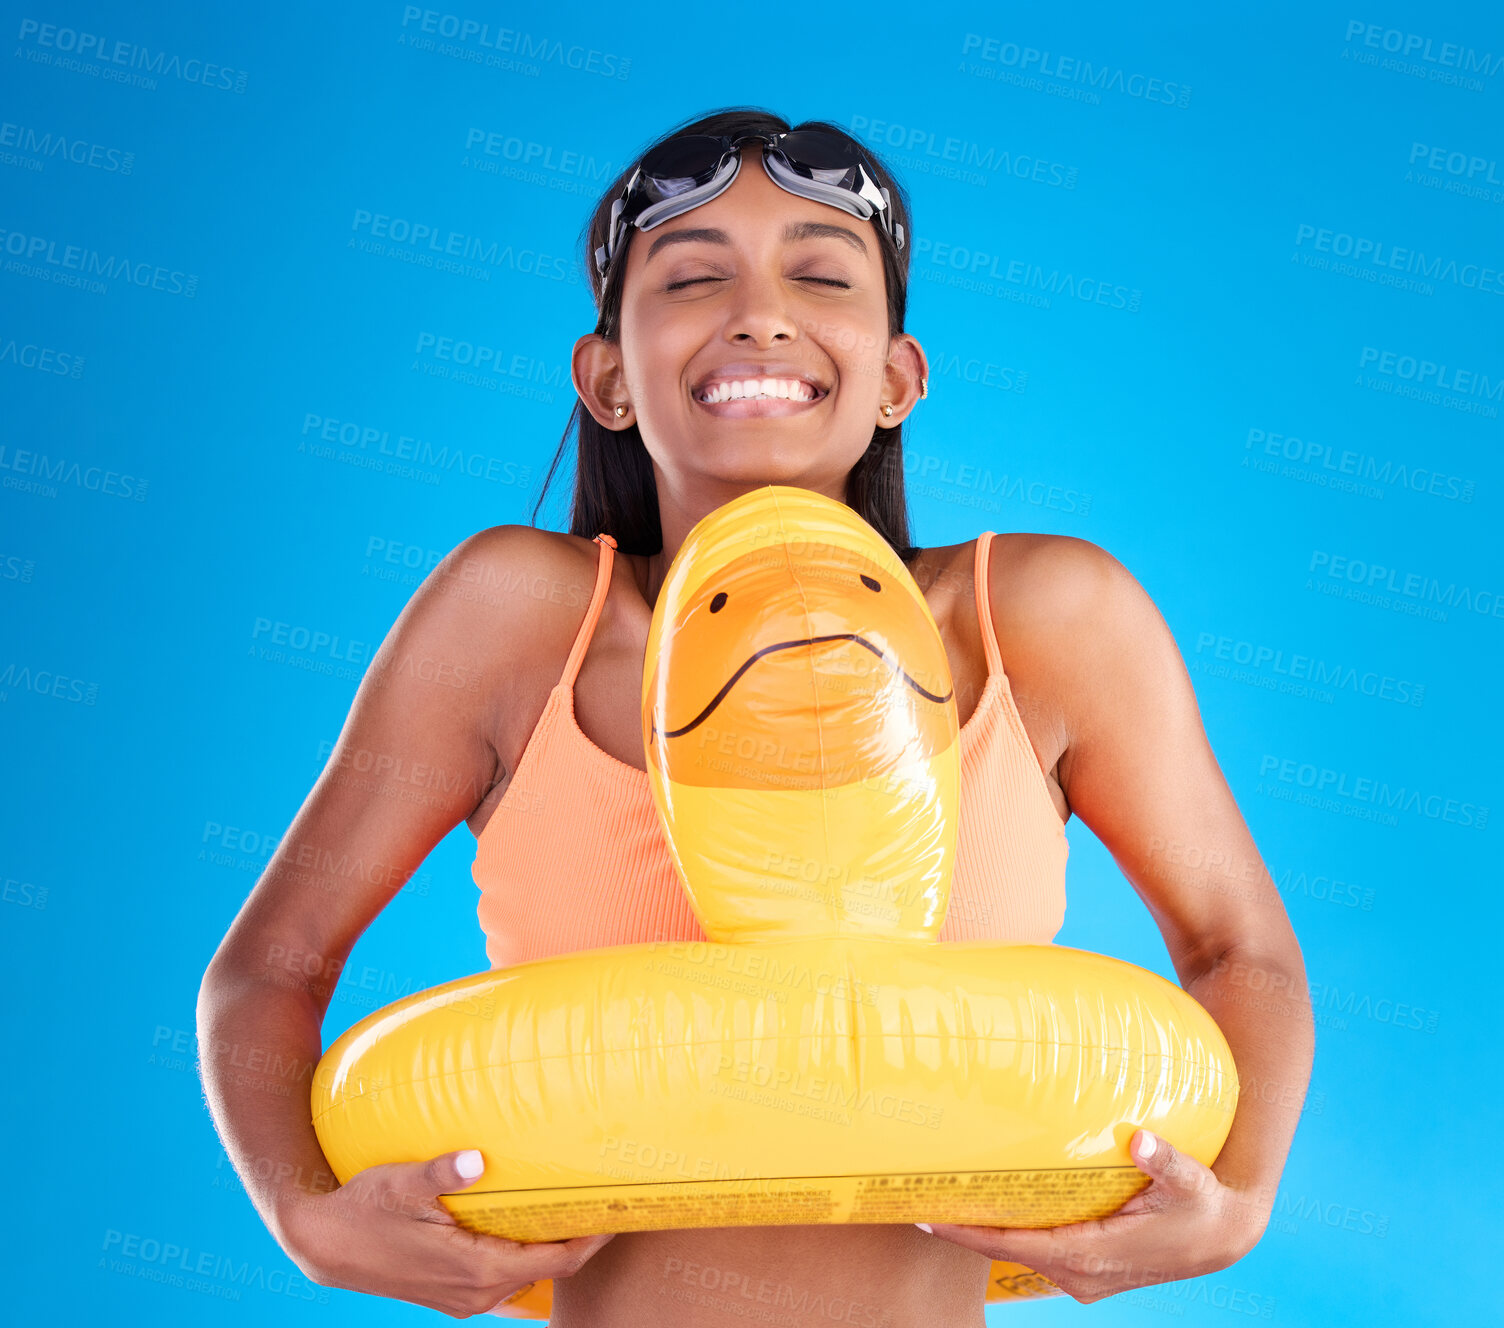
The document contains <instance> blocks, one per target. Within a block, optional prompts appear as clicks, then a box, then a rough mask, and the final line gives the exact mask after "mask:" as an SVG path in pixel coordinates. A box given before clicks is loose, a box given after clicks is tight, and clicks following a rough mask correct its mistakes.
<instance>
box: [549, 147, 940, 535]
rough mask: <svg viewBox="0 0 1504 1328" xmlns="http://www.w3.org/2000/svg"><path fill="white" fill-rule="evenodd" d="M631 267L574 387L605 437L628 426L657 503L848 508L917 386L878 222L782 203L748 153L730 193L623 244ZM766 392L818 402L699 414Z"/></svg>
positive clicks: (756, 404) (917, 370)
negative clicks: (819, 502) (783, 486)
mask: <svg viewBox="0 0 1504 1328" xmlns="http://www.w3.org/2000/svg"><path fill="white" fill-rule="evenodd" d="M626 263H627V265H626V272H625V274H624V283H623V287H622V314H621V336H620V341H619V343H618V344H617V345H615V346H611V345H610V343H605V342H602V341H601V340H600V339H599V338H590V337H585V338H581V340H580V346H583V345H584V344H585V343H586V342H591V341H592V340H593V341H594V342H595V345H594V346H593V348H592V350H591V351H590V353H589V354H588V356H587V360H586V365H585V366H583V367H586V369H587V372H586V373H584V374H582V373H580V372H579V370H580V368H581V367H582V366H581V365H580V363H579V361H578V358H577V364H576V383H577V385H583V384H582V379H583V380H585V382H587V383H588V382H593V383H594V384H595V387H596V392H597V394H598V395H597V399H596V400H595V401H590V398H589V397H588V396H587V397H586V399H587V403H588V404H590V406H591V409H592V411H593V412H594V413H595V415H596V418H597V419H599V420H600V421H601V422H602V423H603V424H605V425H606V426H607V427H608V428H615V429H620V428H624V427H627V426H629V425H630V424H632V423H634V422H635V423H636V424H637V426H638V428H639V429H640V431H641V434H642V438H643V442H644V444H645V446H646V447H647V450H648V454H649V456H650V457H651V458H652V461H653V465H654V470H655V472H656V477H657V480H658V489H659V499H660V503H661V504H663V505H664V507H665V508H668V507H670V506H675V507H678V508H679V509H680V510H681V511H690V510H691V509H697V508H703V507H705V506H706V504H707V503H708V504H709V505H711V506H714V505H718V504H719V503H720V502H724V501H726V500H727V499H728V498H729V497H731V496H734V492H741V491H743V490H745V489H746V488H749V487H752V486H754V485H758V484H767V483H787V484H795V485H798V486H800V487H802V488H808V489H814V490H817V491H819V492H824V493H827V494H829V495H830V496H831V497H834V498H836V499H837V500H841V501H844V499H845V480H846V476H847V475H848V474H849V473H850V471H851V468H852V467H853V466H854V465H855V464H856V463H857V461H858V460H859V459H860V458H861V456H862V454H863V452H865V451H866V449H867V446H868V444H869V442H870V441H871V439H872V431H873V428H874V426H875V425H877V424H879V423H882V424H883V425H885V426H888V427H891V426H893V425H896V424H898V423H900V422H901V421H902V419H903V418H904V416H905V415H906V414H907V413H908V410H909V408H910V407H911V406H912V404H913V401H914V400H915V399H917V397H918V395H919V380H920V379H921V378H922V377H923V376H924V375H925V374H926V373H927V372H928V368H927V366H926V365H925V362H924V357H923V352H922V351H921V350H920V349H919V346H918V343H917V342H916V341H914V339H913V338H912V337H909V336H907V335H901V336H899V337H895V338H893V339H892V340H891V341H890V340H889V337H888V303H887V293H886V289H885V286H884V274H883V264H882V256H881V252H880V250H879V248H878V239H877V230H876V225H875V224H874V222H872V221H861V220H858V219H857V218H856V217H853V216H852V215H851V214H850V213H848V212H844V211H842V210H841V209H840V208H836V207H832V206H829V205H827V204H824V203H816V202H814V201H812V200H809V199H804V198H800V197H798V196H797V195H794V194H791V193H789V192H787V191H786V190H784V189H780V188H779V187H778V186H777V185H775V184H774V183H773V182H772V181H771V180H770V179H768V177H767V174H766V172H765V171H764V170H763V167H762V161H761V154H760V148H759V147H758V146H756V145H753V144H748V145H747V146H746V147H744V148H743V150H742V164H741V170H740V171H739V172H738V174H737V177H736V180H735V181H734V182H733V183H732V185H731V186H730V188H728V189H727V190H725V191H724V192H723V193H722V194H721V195H720V196H719V197H717V198H715V199H712V200H711V201H710V202H709V203H704V204H702V205H701V206H699V207H697V208H692V209H691V210H690V211H688V212H686V213H684V214H683V215H681V216H678V217H675V218H674V219H673V220H671V221H668V222H665V223H663V224H662V225H661V226H658V227H655V228H654V229H653V230H650V231H636V232H634V233H633V235H632V243H631V246H630V248H629V250H628V253H627V255H626ZM578 353H579V347H577V357H578ZM761 378H774V379H796V380H798V381H799V383H800V386H799V388H797V389H795V396H796V397H797V396H807V395H809V394H810V393H811V392H812V393H813V399H811V400H807V401H805V400H785V399H772V400H753V399H750V398H744V399H741V400H735V399H733V400H728V401H724V402H717V401H715V400H710V401H707V400H705V399H704V398H705V395H706V392H707V389H711V388H713V387H714V386H715V385H716V384H718V383H719V384H726V383H729V382H731V381H736V382H740V383H744V382H745V381H746V380H748V379H761ZM726 390H727V389H725V388H724V387H723V388H722V389H721V391H720V392H718V393H717V394H716V395H723V394H724V393H725V391H726ZM582 395H585V394H584V393H582ZM617 402H623V403H626V404H628V405H629V407H630V413H629V414H628V415H627V416H625V417H621V418H618V417H616V416H615V414H614V406H615V404H616V403H617ZM884 402H887V403H890V404H891V405H892V406H893V414H892V415H890V416H884V415H883V414H882V413H881V409H882V405H883V403H884Z"/></svg>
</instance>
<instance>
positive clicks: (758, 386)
mask: <svg viewBox="0 0 1504 1328" xmlns="http://www.w3.org/2000/svg"><path fill="white" fill-rule="evenodd" d="M816 395H817V393H816V392H815V389H814V388H813V387H811V386H810V385H809V384H808V383H806V382H804V381H802V380H801V379H798V378H744V379H724V380H722V381H720V382H715V383H712V384H711V385H710V386H709V387H708V388H706V389H705V391H704V392H702V393H701V394H700V400H701V401H702V402H703V403H704V404H705V405H707V406H713V405H715V404H716V403H717V402H720V401H741V400H744V399H745V398H747V397H777V398H780V399H782V400H786V401H813V400H814V399H815V397H816Z"/></svg>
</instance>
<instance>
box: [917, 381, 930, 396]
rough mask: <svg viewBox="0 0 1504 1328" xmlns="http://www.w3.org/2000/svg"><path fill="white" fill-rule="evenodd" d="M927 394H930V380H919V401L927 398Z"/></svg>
mask: <svg viewBox="0 0 1504 1328" xmlns="http://www.w3.org/2000/svg"><path fill="white" fill-rule="evenodd" d="M929 394H930V380H929V379H928V378H921V379H920V380H919V397H920V400H923V399H924V398H925V397H927V396H929Z"/></svg>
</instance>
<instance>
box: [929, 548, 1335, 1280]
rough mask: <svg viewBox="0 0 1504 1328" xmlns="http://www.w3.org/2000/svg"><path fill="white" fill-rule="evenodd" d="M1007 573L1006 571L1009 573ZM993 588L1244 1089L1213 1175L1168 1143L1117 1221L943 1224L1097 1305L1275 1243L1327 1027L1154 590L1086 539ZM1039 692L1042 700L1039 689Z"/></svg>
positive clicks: (1017, 665) (1080, 790) (1142, 1162)
mask: <svg viewBox="0 0 1504 1328" xmlns="http://www.w3.org/2000/svg"><path fill="white" fill-rule="evenodd" d="M997 570H998V571H999V572H1000V573H1001V572H1002V571H1003V569H1001V568H999V569H997ZM1006 574H1007V575H1008V576H1009V578H1010V580H1009V581H1008V582H1007V583H1006V586H1005V585H1004V583H1003V582H1002V581H1001V580H999V581H996V582H995V583H994V586H993V594H992V602H993V604H994V606H997V607H995V608H994V621H995V625H996V627H997V631H998V639H999V640H1000V641H1002V642H1004V643H1007V644H1008V646H1009V653H1010V655H1011V657H1012V658H1011V660H1010V662H1009V670H1010V673H1013V674H1016V675H1017V676H1020V677H1023V678H1026V679H1028V680H1029V689H1030V690H1029V694H1030V695H1031V696H1032V697H1035V698H1038V700H1039V701H1040V702H1041V703H1043V704H1047V705H1049V706H1050V707H1051V709H1053V711H1054V713H1056V714H1057V715H1059V716H1060V717H1061V722H1062V723H1063V724H1064V725H1065V737H1066V744H1065V749H1064V752H1063V754H1062V755H1061V758H1060V762H1059V765H1058V767H1057V771H1058V779H1059V782H1060V786H1061V788H1062V789H1063V790H1064V792H1065V795H1066V798H1067V801H1068V803H1069V805H1070V808H1071V810H1072V812H1073V813H1074V814H1075V815H1077V816H1079V817H1080V818H1081V820H1082V822H1083V823H1084V824H1085V825H1087V826H1088V827H1089V828H1090V829H1091V830H1092V832H1093V833H1094V834H1096V835H1097V837H1098V838H1099V839H1100V840H1101V841H1102V843H1103V844H1105V845H1106V847H1107V849H1108V851H1109V852H1110V853H1111V854H1112V856H1113V858H1114V859H1115V860H1116V862H1117V864H1118V866H1119V867H1120V868H1121V869H1122V871H1123V873H1124V875H1125V876H1127V878H1128V880H1129V881H1130V883H1131V884H1132V885H1133V888H1134V889H1135V890H1136V891H1137V892H1138V894H1139V897H1140V898H1141V899H1142V900H1143V901H1144V903H1145V905H1146V906H1147V907H1148V909H1149V912H1150V913H1151V914H1152V915H1153V917H1154V920H1155V922H1156V923H1157V924H1158V926H1159V930H1160V932H1161V934H1162V935H1163V936H1164V939H1165V944H1166V945H1167V946H1168V948H1169V952H1170V958H1171V961H1172V962H1173V963H1174V965H1175V972H1176V974H1177V975H1178V976H1179V978H1180V982H1181V986H1182V987H1184V988H1185V990H1186V991H1188V992H1189V993H1190V994H1191V995H1192V996H1194V997H1195V998H1196V999H1197V1000H1198V1001H1199V1002H1200V1003H1201V1004H1202V1005H1203V1006H1204V1007H1205V1008H1206V1011H1207V1013H1209V1014H1210V1015H1211V1016H1212V1018H1213V1019H1214V1020H1216V1022H1217V1025H1218V1027H1219V1028H1220V1029H1221V1030H1222V1033H1223V1036H1224V1037H1226V1039H1227V1042H1228V1045H1229V1047H1230V1048H1231V1049H1232V1053H1233V1058H1234V1061H1235V1062H1236V1065H1237V1072H1238V1078H1239V1081H1240V1085H1241V1091H1240V1095H1239V1101H1238V1108H1237V1112H1236V1114H1235V1116H1234V1118H1233V1123H1232V1129H1231V1131H1230V1133H1229V1134H1228V1136H1227V1141H1226V1143H1225V1144H1224V1145H1223V1148H1222V1151H1221V1152H1220V1153H1219V1154H1218V1156H1217V1159H1216V1162H1215V1164H1214V1165H1213V1166H1212V1167H1210V1168H1208V1167H1205V1166H1203V1165H1202V1164H1201V1163H1199V1162H1197V1161H1196V1160H1195V1159H1194V1158H1192V1157H1190V1156H1189V1155H1187V1154H1183V1153H1180V1152H1178V1151H1177V1150H1176V1149H1174V1148H1173V1147H1171V1146H1170V1144H1169V1143H1168V1141H1165V1140H1162V1139H1160V1140H1156V1141H1155V1144H1154V1145H1153V1154H1152V1156H1146V1155H1145V1152H1144V1144H1145V1143H1146V1142H1147V1140H1148V1138H1149V1137H1150V1136H1148V1135H1147V1132H1146V1131H1137V1132H1136V1133H1135V1135H1134V1138H1133V1147H1132V1155H1133V1158H1134V1161H1135V1162H1136V1163H1137V1164H1138V1166H1139V1168H1140V1169H1141V1170H1143V1171H1144V1172H1146V1173H1147V1174H1148V1175H1149V1176H1150V1177H1151V1178H1152V1179H1151V1183H1150V1185H1149V1187H1148V1188H1147V1189H1145V1190H1144V1191H1143V1192H1142V1193H1140V1194H1138V1195H1136V1196H1135V1197H1134V1198H1132V1199H1130V1200H1129V1201H1128V1202H1127V1203H1126V1204H1124V1205H1123V1207H1122V1208H1121V1209H1119V1210H1118V1212H1116V1213H1114V1214H1113V1215H1111V1216H1110V1217H1106V1218H1103V1219H1101V1220H1099V1221H1095V1222H1079V1223H1074V1224H1072V1225H1070V1226H1063V1227H1055V1228H1051V1229H1043V1230H1025V1229H1007V1230H1002V1229H998V1228H990V1227H978V1226H957V1225H951V1224H939V1223H936V1224H933V1227H934V1232H935V1234H936V1235H943V1236H945V1237H946V1238H947V1239H951V1240H954V1241H956V1242H957V1243H958V1244H962V1245H965V1246H967V1247H968V1248H971V1249H975V1250H977V1251H978V1252H980V1253H984V1254H987V1255H989V1256H990V1257H992V1258H994V1259H1006V1260H1010V1261H1015V1262H1018V1263H1023V1264H1027V1265H1028V1266H1029V1267H1030V1268H1032V1269H1034V1270H1035V1271H1036V1272H1038V1273H1041V1274H1043V1275H1044V1276H1045V1277H1047V1278H1049V1279H1050V1280H1051V1281H1052V1282H1055V1283H1056V1284H1057V1285H1058V1286H1060V1287H1061V1288H1062V1289H1063V1290H1064V1291H1066V1292H1067V1294H1069V1295H1071V1296H1073V1297H1074V1298H1075V1299H1077V1300H1079V1301H1081V1302H1083V1303H1085V1302H1089V1301H1093V1300H1100V1299H1101V1298H1102V1297H1104V1296H1110V1295H1113V1294H1115V1293H1117V1292H1119V1291H1126V1290H1128V1289H1130V1288H1132V1287H1137V1286H1147V1285H1151V1284H1154V1283H1158V1282H1168V1281H1174V1280H1176V1279H1178V1278H1184V1277H1196V1276H1200V1275H1202V1274H1205V1273H1209V1272H1215V1271H1217V1270H1219V1269H1222V1268H1225V1267H1227V1266H1228V1265H1229V1264H1232V1263H1235V1262H1236V1261H1237V1260H1238V1259H1240V1258H1242V1257H1243V1255H1245V1254H1246V1253H1248V1251H1249V1250H1251V1249H1252V1248H1253V1247H1254V1246H1255V1245H1256V1244H1257V1243H1258V1241H1259V1239H1260V1237H1261V1236H1262V1235H1263V1232H1264V1228H1265V1226H1266V1225H1267V1223H1268V1220H1269V1215H1270V1212H1271V1211H1272V1209H1273V1205H1274V1196H1275V1191H1276V1189H1277V1188H1278V1185H1279V1178H1280V1174H1281V1172H1282V1171H1283V1170H1284V1165H1285V1158H1286V1156H1287V1154H1288V1153H1289V1150H1290V1143H1291V1140H1292V1139H1293V1138H1294V1135H1295V1129H1296V1126H1297V1125H1298V1123H1299V1120H1300V1112H1301V1107H1302V1105H1303V1103H1304V1101H1305V1094H1306V1087H1307V1085H1308V1083H1309V1081H1310V1075H1311V1060H1312V1055H1313V1052H1314V1047H1315V1030H1314V1027H1313V1022H1312V1018H1311V1009H1310V999H1309V995H1308V993H1307V991H1306V976H1305V965H1304V962H1303V961H1302V958H1301V953H1300V946H1299V944H1298V943H1297V941H1296V939H1295V934H1294V932H1293V930H1292V929H1291V927H1290V920H1289V917H1288V916H1287V914H1286V912H1285V908H1284V903H1283V901H1282V900H1281V899H1280V895H1279V891H1278V890H1277V889H1276V888H1275V885H1274V882H1273V880H1272V879H1271V878H1270V876H1269V872H1268V870H1267V869H1266V868H1265V866H1264V863H1263V861H1262V859H1261V858H1260V857H1259V853H1258V849H1257V848H1256V847H1255V846H1254V842H1253V837H1252V835H1251V834H1250V833H1249V831H1248V826H1247V824H1246V823H1245V822H1244V820H1243V817H1242V814H1241V813H1240V812H1239V810H1238V806H1237V803H1236V801H1235V800H1234V798H1233V796H1232V792H1231V790H1229V788H1228V786H1227V781H1226V780H1225V779H1224V778H1223V775H1222V771H1221V768H1220V767H1219V766H1218V764H1217V761H1216V758H1215V756H1213V754H1212V751H1211V747H1210V745H1209V744H1208V742H1207V738H1206V732H1205V730H1204V728H1203V727H1202V723H1201V715H1200V711H1199V709H1198V707H1197V704H1196V694H1195V690H1194V689H1193V687H1192V686H1191V680H1190V677H1189V675H1188V674H1187V672H1186V668H1185V665H1184V663H1183V661H1182V660H1181V656H1180V651H1179V649H1178V648H1177V646H1176V644H1175V639H1174V636H1173V635H1172V634H1171V632H1170V629H1169V627H1168V626H1167V625H1166V623H1165V621H1164V619H1163V618H1162V617H1161V616H1160V613H1159V611H1158V610H1157V609H1156V608H1155V606H1154V603H1153V601H1152V600H1151V599H1150V598H1149V596H1148V595H1147V594H1146V593H1145V591H1144V589H1143V587H1142V586H1140V585H1139V584H1138V582H1137V581H1136V580H1135V579H1134V577H1133V576H1132V575H1131V574H1130V573H1129V572H1128V571H1127V570H1126V569H1125V568H1124V567H1123V566H1122V564H1121V563H1119V562H1118V561H1117V560H1116V559H1115V558H1113V557H1112V555H1111V554H1108V553H1107V552H1105V551H1104V550H1102V549H1101V548H1099V547H1098V546H1097V545H1095V544H1092V543H1090V542H1088V541H1085V540H1077V539H1069V538H1061V537H1036V542H1035V543H1033V544H1032V545H1030V546H1029V551H1028V553H1027V554H1026V555H1025V556H1024V557H1023V558H1021V559H1020V560H1019V561H1018V562H1017V563H1016V564H1015V565H1014V566H1012V567H1011V568H1009V569H1007V572H1006ZM1035 680H1038V685H1037V686H1036V685H1035Z"/></svg>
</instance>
